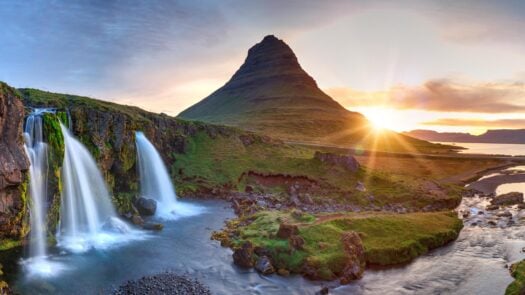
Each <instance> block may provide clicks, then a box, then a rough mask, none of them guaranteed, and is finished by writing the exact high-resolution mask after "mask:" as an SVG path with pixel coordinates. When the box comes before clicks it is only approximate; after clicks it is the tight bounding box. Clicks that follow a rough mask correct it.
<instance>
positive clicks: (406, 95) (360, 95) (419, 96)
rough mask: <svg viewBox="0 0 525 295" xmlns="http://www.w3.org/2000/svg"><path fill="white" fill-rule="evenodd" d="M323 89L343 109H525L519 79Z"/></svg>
mask: <svg viewBox="0 0 525 295" xmlns="http://www.w3.org/2000/svg"><path fill="white" fill-rule="evenodd" d="M326 92H327V93H328V94H330V95H332V96H333V97H334V98H335V99H337V100H339V101H340V102H341V103H342V104H343V105H344V106H345V107H347V108H352V107H353V106H387V107H393V108H398V109H421V110H427V111H438V112H473V113H521V112H525V83H523V82H521V81H514V82H497V83H462V82H456V81H453V80H450V79H441V80H431V81H428V82H426V83H425V84H424V85H421V86H416V87H409V86H395V87H392V88H391V89H389V90H388V91H384V92H362V91H356V90H353V89H350V88H331V89H327V90H326Z"/></svg>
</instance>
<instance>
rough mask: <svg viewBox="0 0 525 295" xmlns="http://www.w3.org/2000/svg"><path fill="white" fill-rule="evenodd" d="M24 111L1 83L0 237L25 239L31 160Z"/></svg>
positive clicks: (9, 89)
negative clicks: (24, 229) (27, 150)
mask: <svg viewBox="0 0 525 295" xmlns="http://www.w3.org/2000/svg"><path fill="white" fill-rule="evenodd" d="M23 120H24V107H23V105H22V102H21V101H20V100H19V98H18V97H17V96H16V95H15V93H14V91H13V89H11V88H10V87H8V86H7V85H5V84H3V83H0V237H12V238H16V237H20V236H21V235H23V232H22V231H23V225H22V222H23V218H22V216H23V214H20V213H23V211H24V210H25V189H26V188H25V187H24V182H25V181H26V174H27V170H28V169H29V160H28V159H27V156H26V154H25V152H24V143H23V124H24V121H23Z"/></svg>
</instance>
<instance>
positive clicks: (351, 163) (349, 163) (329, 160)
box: [314, 152, 360, 172]
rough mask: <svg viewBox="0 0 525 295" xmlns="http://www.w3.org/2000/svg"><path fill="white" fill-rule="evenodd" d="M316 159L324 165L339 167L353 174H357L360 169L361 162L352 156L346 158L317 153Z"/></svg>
mask: <svg viewBox="0 0 525 295" xmlns="http://www.w3.org/2000/svg"><path fill="white" fill-rule="evenodd" d="M314 158H315V159H317V160H319V161H321V162H323V163H326V164H329V165H333V166H339V167H342V168H344V169H346V170H348V171H352V172H356V171H357V170H359V167H360V165H359V162H358V161H357V160H356V159H355V158H354V157H353V156H350V155H348V156H345V155H337V154H332V153H321V152H315V155H314Z"/></svg>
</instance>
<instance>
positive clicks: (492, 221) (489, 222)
mask: <svg viewBox="0 0 525 295" xmlns="http://www.w3.org/2000/svg"><path fill="white" fill-rule="evenodd" d="M487 224H488V225H493V226H496V225H497V223H496V221H494V220H489V221H488V222H487Z"/></svg>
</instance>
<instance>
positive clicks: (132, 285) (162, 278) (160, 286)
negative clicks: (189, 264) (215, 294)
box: [112, 272, 211, 295]
mask: <svg viewBox="0 0 525 295" xmlns="http://www.w3.org/2000/svg"><path fill="white" fill-rule="evenodd" d="M112 294H115V295H124V294H130V295H131V294H137V295H138V294H175V295H176V294H181V295H182V294H184V295H211V292H210V289H208V287H206V286H204V285H203V284H202V283H200V282H198V281H196V280H192V279H189V278H187V277H184V276H179V275H176V274H174V273H169V272H166V273H162V274H157V275H154V276H147V277H143V278H141V279H139V280H136V281H128V282H127V283H126V284H125V285H122V286H120V287H119V288H118V289H115V290H113V293H112Z"/></svg>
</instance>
